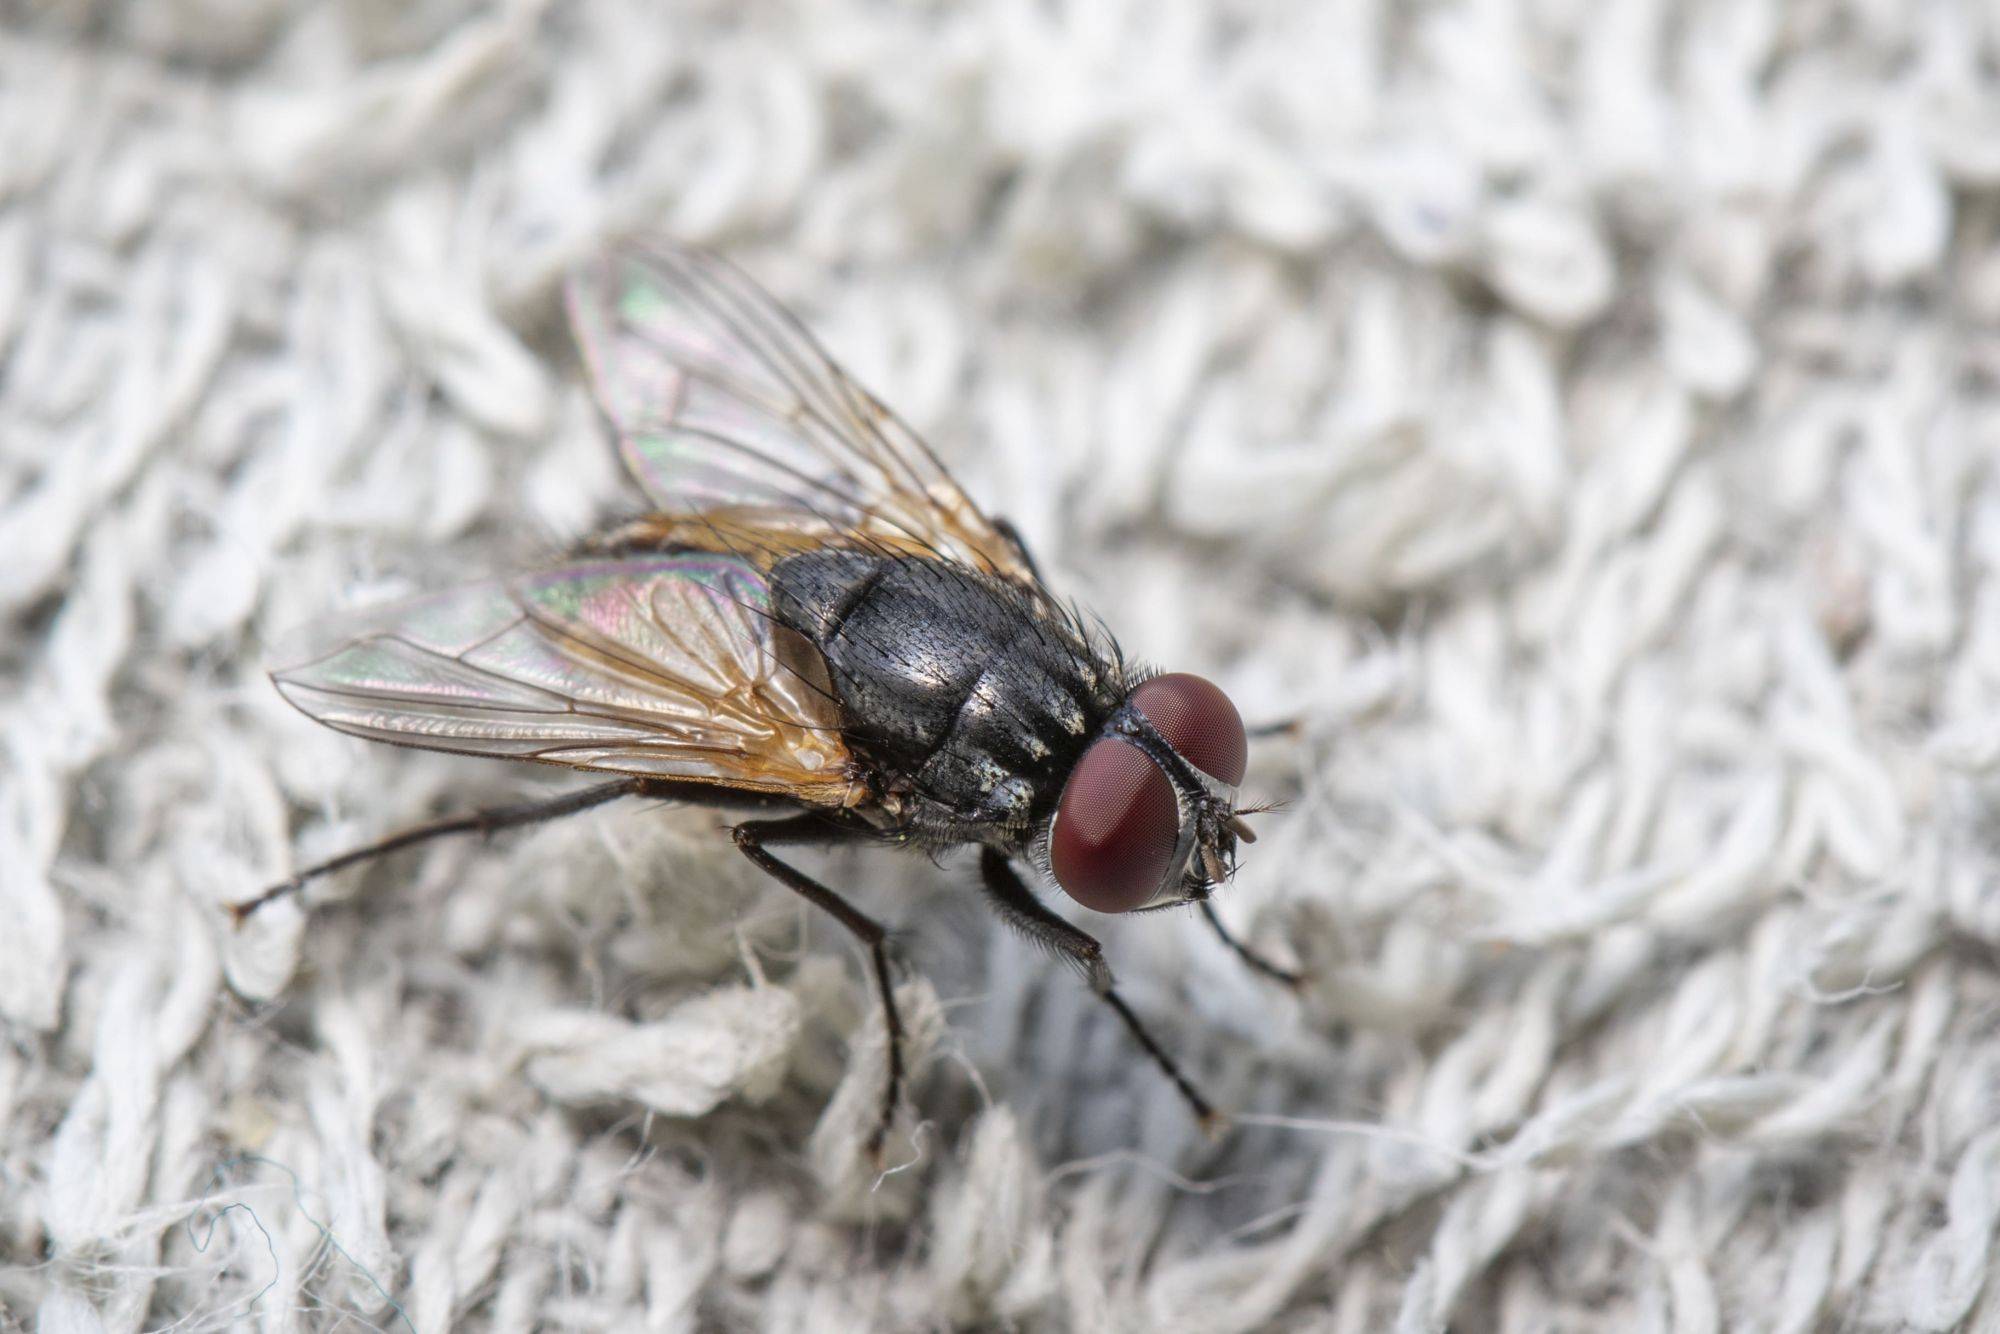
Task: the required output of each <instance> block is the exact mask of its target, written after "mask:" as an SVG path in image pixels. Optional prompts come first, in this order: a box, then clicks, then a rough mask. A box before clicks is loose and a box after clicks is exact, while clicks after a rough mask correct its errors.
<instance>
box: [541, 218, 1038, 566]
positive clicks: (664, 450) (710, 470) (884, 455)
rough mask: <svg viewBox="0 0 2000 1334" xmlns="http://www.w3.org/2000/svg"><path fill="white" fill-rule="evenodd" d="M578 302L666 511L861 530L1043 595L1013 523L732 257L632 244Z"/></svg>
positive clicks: (591, 273) (633, 455)
mask: <svg viewBox="0 0 2000 1334" xmlns="http://www.w3.org/2000/svg"><path fill="white" fill-rule="evenodd" d="M569 299H570V319H571V322H572V323H573V324H574V326H575V328H576V335H577V341H578V343H579V344H580V345H581V346H582V349H583V355H584V360H585V362H586V363H587V364H588V366H589V369H590V377H591V381H592V383H593V386H594V387H595V389H596V393H597V399H598V402H599V403H600V404H601V405H602V407H603V408H604V411H605V415H606V416H608V417H609V418H610V419H611V421H612V424H613V425H614V427H615V428H616V429H617V431H618V433H619V436H620V449H621V450H622V452H623V453H624V456H625V463H626V466H627V467H628V468H630V470H631V472H632V474H633V476H634V477H636V478H637V479H638V481H639V484H640V485H641V486H642V487H643V488H644V489H645V491H646V494H647V495H648V497H649V498H650V499H651V500H652V501H653V503H654V504H655V505H657V506H659V508H660V509H661V511H662V512H663V513H662V518H663V519H665V520H667V521H668V522H669V523H670V524H673V523H679V524H680V525H681V526H682V528H683V529H685V527H686V526H687V523H688V522H689V521H690V519H689V516H698V517H695V518H693V519H692V520H691V521H692V522H694V523H698V524H712V525H714V526H715V528H716V530H717V531H718V532H721V531H728V532H734V531H736V530H739V529H745V530H752V531H756V532H760V533H763V534H765V535H767V536H769V537H773V538H776V537H778V536H779V535H780V534H782V533H785V532H788V531H789V532H792V533H795V534H797V535H798V538H797V541H796V543H795V545H801V546H802V545H811V544H813V543H824V542H827V541H833V540H845V539H852V538H859V539H860V540H863V541H866V542H868V543H870V544H874V545H879V546H883V547H887V548H890V549H894V550H906V551H910V552H913V553H922V554H926V555H932V556H942V557H944V558H946V559H949V560H954V561H958V562H960V563H963V564H966V565H970V566H973V567H974V568H977V569H981V570H984V571H987V572H988V573H991V574H996V575H999V576H1001V577H1003V578H1007V579H1012V580H1015V581H1017V582H1020V583H1022V584H1025V585H1028V586H1029V587H1031V588H1033V589H1034V590H1035V592H1036V593H1037V594H1038V595H1040V596H1043V597H1046V596H1047V595H1046V593H1044V592H1043V590H1042V587H1041V583H1040V581H1039V579H1038V578H1037V577H1036V574H1035V570H1034V563H1033V561H1032V560H1031V559H1030V558H1029V557H1028V554H1027V552H1026V551H1025V550H1024V549H1023V548H1022V547H1021V545H1020V543H1019V542H1018V541H1017V540H1016V539H1015V538H1014V536H1013V534H1012V531H1011V530H1010V529H1008V528H1007V527H1006V526H1005V525H1003V524H1000V523H996V522H995V521H994V520H992V519H990V518H988V517H987V516H986V515H985V514H983V513H981V512H980V510H979V507H978V506H977V505H975V504H973V503H972V500H971V498H970V497H968V496H967V495H966V494H965V492H964V491H963V490H961V489H960V488H959V485H958V483H957V482H955V481H953V480H952V477H951V474H949V473H948V472H946V471H945V469H944V466H943V465H942V464H940V463H939V462H938V460H937V456H936V455H934V454H933V453H931V451H930V448H929V447H928V446H926V445H925V444H924V442H923V441H922V440H920V439H918V438H917V436H916V435H915V434H914V433H912V432H911V431H910V430H909V428H908V427H906V426H904V425H903V423H902V422H901V421H899V420H898V419H897V418H896V417H895V415H894V414H892V413H891V412H890V411H889V410H888V409H887V408H885V407H884V406H883V405H882V404H881V403H880V402H879V401H878V400H877V399H876V398H875V397H874V395H872V394H870V393H869V392H868V391H867V390H865V389H863V388H862V387H861V386H860V385H858V384H856V383H855V382H854V381H853V380H852V379H850V378H849V377H848V375H847V373H846V372H844V371H843V370H841V369H840V367H839V366H837V365H836V364H835V363H834V362H833V360H832V358H830V357H828V356H827V354H826V353H825V352H824V351H823V350H822V349H821V348H820V346H819V344H818V343H816V342H815V341H814V340H813V338H812V335H810V334H809V333H807V332H806V330H805V328H804V327H803V326H802V325H801V324H800V323H799V322H798V321H797V320H796V319H795V318H794V317H793V316H792V315H791V313H790V312H789V311H787V310H785V308H784V307H782V306H780V305H779V304H778V303H777V302H776V301H775V300H773V299H772V298H771V296H770V295H769V294H767V293H766V292H765V291H764V290H763V289H762V288H760V287H758V286H757V285H756V284H755V283H753V282H752V281H750V279H749V278H748V277H746V276H745V275H744V274H743V273H742V272H741V271H740V270H738V269H737V268H735V267H734V266H733V265H731V264H729V263H728V262H726V261H724V260H722V259H719V258H717V257H715V256H713V255H709V254H705V253H703V252H701V251H698V250H690V249H686V248H682V247H678V246H674V245H671V244H666V243H654V244H648V245H634V246H630V247H626V248H623V249H619V250H616V251H613V252H612V253H610V254H609V255H607V256H605V257H604V258H602V259H600V260H599V261H597V262H596V263H595V264H593V265H591V266H589V267H587V268H585V269H584V270H583V271H582V272H580V273H579V274H578V275H577V276H576V278H575V279H574V281H573V282H572V283H571V285H570V292H569ZM703 545H705V544H703Z"/></svg>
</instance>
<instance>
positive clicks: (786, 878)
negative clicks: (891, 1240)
mask: <svg viewBox="0 0 2000 1334" xmlns="http://www.w3.org/2000/svg"><path fill="white" fill-rule="evenodd" d="M735 836H736V846H737V847H738V848H740V849H742V851H743V855H744V856H745V857H748V858H749V859H750V860H751V861H752V862H754V863H756V865H757V869H758V870H760V871H762V872H764V874H766V875H768V876H770V877H772V878H773V879H775V880H777V881H779V882H781V883H782V884H784V885H785V887H786V888H788V889H791V890H793V891H795V892H796V893H798V895H799V896H800V897H801V898H803V899H805V901H806V902H808V903H810V904H812V905H813V906H814V907H816V908H823V909H825V910H826V911H827V912H828V913H830V914H832V915H833V918H834V920H835V921H837V922H839V923H840V924H841V925H842V926H844V927H846V928H847V929H848V930H849V931H851V932H853V933H854V938H855V939H856V940H859V941H860V942H861V943H862V944H863V945H866V946H867V947H868V954H869V958H870V959H871V960H872V961H873V963H874V966H875V984H876V986H877V987H878V988H879V989H880V990H881V993H882V1018H883V1023H884V1027H885V1028H886V1030H887V1032H888V1035H889V1084H888V1087H887V1088H886V1089H884V1090H883V1093H882V1115H881V1117H880V1118H879V1119H878V1120H877V1121H876V1123H875V1129H874V1130H872V1131H870V1132H869V1135H868V1146H867V1147H868V1156H869V1157H870V1158H871V1159H873V1160H874V1161H876V1162H877V1163H879V1162H880V1161H881V1158H882V1144H883V1141H884V1140H886V1139H887V1138H888V1135H889V1126H890V1124H891V1123H892V1122H893V1121H894V1120H895V1117H896V1104H897V1103H898V1102H899V1101H900V1100H901V1099H902V1096H903V1020H902V1016H901V1015H899V1014H897V1012H896V992H895V989H894V988H893V987H892V986H891V985H890V981H889V949H888V941H889V933H888V932H887V931H885V930H883V929H882V924H881V923H880V922H878V921H876V920H875V919H874V918H872V917H870V916H869V915H868V914H866V913H864V912H862V911H861V910H860V909H859V908H856V907H855V906H854V905H853V904H851V903H849V902H848V901H847V900H846V899H843V898H842V897H840V895H839V894H837V893H835V892H834V891H833V890H831V889H828V888H827V887H826V886H825V885H822V884H821V883H820V882H819V881H817V880H814V879H813V878H812V877H811V876H809V875H806V874H805V873H804V872H802V871H799V870H797V869H795V868H793V867H791V866H789V865H787V864H786V863H784V862H781V861H779V860H778V859H777V858H776V857H773V856H772V855H771V854H770V852H769V851H768V849H769V848H770V847H773V846H782V845H784V844H794V845H796V844H802V843H805V844H810V843H845V842H853V841H858V840H861V839H865V838H869V837H871V836H872V831H869V830H861V829H856V828H853V827H851V826H842V825H838V824H832V823H829V822H828V821H827V820H826V819H825V818H824V817H822V816H818V815H810V814H808V815H797V816H793V817H792V818H790V819H788V820H749V821H746V822H744V823H743V824H740V825H737V826H736V829H735Z"/></svg>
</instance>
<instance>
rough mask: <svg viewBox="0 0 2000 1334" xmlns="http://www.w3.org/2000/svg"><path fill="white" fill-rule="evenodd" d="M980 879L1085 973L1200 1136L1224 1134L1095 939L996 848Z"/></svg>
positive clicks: (1015, 920) (1017, 922)
mask: <svg viewBox="0 0 2000 1334" xmlns="http://www.w3.org/2000/svg"><path fill="white" fill-rule="evenodd" d="M979 877H980V883H981V884H982V885H983V886H984V887H985V890H986V897H987V898H988V899H989V900H990V901H991V902H992V904H993V906H994V908H995V909H996V910H997V911H998V912H999V914H1000V916H1001V917H1002V918H1004V919H1005V920H1006V922H1007V923H1008V925H1010V926H1012V927H1014V928H1015V929H1016V930H1018V931H1020V932H1022V933H1023V934H1025V935H1027V936H1028V937H1030V938H1031V939H1033V940H1034V941H1035V942H1036V943H1037V944H1039V945H1041V946H1043V947H1044V948H1046V949H1049V950H1051V951H1053V952H1055V953H1056V954H1059V955H1061V956H1063V957H1064V958H1066V959H1068V960H1069V961H1071V962H1072V963H1074V964H1076V965H1077V967H1079V968H1080V969H1082V970H1083V974H1084V976H1085V977H1086V978H1088V979H1089V981H1090V987H1091V990H1093V991H1095V992H1096V993H1097V994H1098V996H1099V997H1101V998H1102V999H1103V1001H1104V1003H1105V1004H1106V1005H1109V1006H1110V1007H1111V1011H1112V1013H1114V1014H1116V1015H1117V1016H1118V1018H1119V1019H1120V1020H1121V1021H1123V1023H1124V1025H1125V1027H1126V1028H1127V1029H1128V1030H1130V1031H1131V1034H1132V1037H1133V1038H1134V1039H1135V1040H1136V1041H1137V1042H1138V1044H1139V1046H1140V1048H1141V1049H1143V1050H1144V1051H1145V1053H1146V1055H1148V1056H1150V1057H1151V1058H1152V1060H1153V1064H1155V1065H1157V1066H1159V1067H1160V1069H1161V1070H1163V1071H1165V1072H1166V1076H1167V1078H1168V1079H1170V1080H1172V1081H1173V1084H1174V1087H1175V1088H1176V1089H1177V1090H1179V1092H1180V1095H1181V1097H1182V1098H1183V1099H1185V1100H1186V1102H1187V1105H1188V1107H1189V1108H1190V1109H1191V1110H1192V1111H1193V1112H1194V1116H1195V1120H1196V1121H1198V1122H1199V1123H1200V1124H1201V1128H1202V1132H1203V1133H1204V1134H1206V1135H1208V1136H1209V1137H1210V1138H1214V1137H1215V1136H1217V1135H1220V1134H1221V1133H1222V1131H1223V1129H1224V1128H1225V1127H1226V1126H1227V1125H1228V1124H1229V1118H1227V1117H1226V1116H1224V1115H1223V1114H1222V1113H1221V1112H1218V1111H1216V1110H1215V1108H1214V1107H1213V1106H1212V1105H1211V1104H1210V1103H1209V1101H1208V1099H1206V1098H1204V1097H1202V1096H1201V1094H1200V1092H1199V1091H1198V1090H1196V1088H1195V1086H1194V1084H1193V1083H1192V1082H1190V1081H1189V1079H1188V1077H1187V1076H1186V1075H1184V1074H1182V1073H1181V1069H1180V1067H1179V1066H1178V1065H1175V1064H1174V1060H1173V1058H1172V1057H1171V1056H1169V1055H1167V1052H1166V1048H1164V1047H1162V1046H1161V1045H1160V1044H1159V1042H1158V1041H1156V1040H1155V1039H1154V1037H1153V1035H1152V1034H1151V1033H1148V1032H1147V1031H1146V1026H1145V1025H1144V1024H1142V1023H1140V1022H1139V1016H1138V1015H1136V1014H1133V1013H1132V1007H1131V1006H1129V1005H1127V1004H1126V1003H1125V998H1124V997H1122V996H1120V995H1119V994H1118V991H1117V989H1116V988H1115V987H1113V986H1112V985H1111V969H1110V967H1109V966H1108V965H1107V964H1106V963H1105V962H1104V947H1103V946H1102V945H1100V944H1098V943H1097V938H1096V937H1094V936H1092V935H1090V934H1089V933H1088V932H1086V931H1083V930H1081V929H1079V928H1077V927H1074V926H1071V925H1070V924H1069V923H1068V922H1066V921H1064V920H1063V919H1062V918H1060V917H1058V916H1056V915H1055V914H1054V913H1052V912H1050V911H1049V910H1048V909H1047V908H1046V907H1044V906H1043V905H1042V901H1041V900H1040V899H1038V898H1036V897H1035V896H1034V893H1033V892H1032V891H1030V890H1029V888H1028V887H1027V886H1026V885H1025V884H1023V883H1022V882H1021V877H1020V876H1019V875H1018V874H1016V873H1015V870H1014V866H1013V863H1012V862H1010V861H1008V860H1007V858H1006V857H1005V856H1004V855H1002V854H1001V853H998V852H995V851H994V850H993V849H992V848H981V849H980V852H979Z"/></svg>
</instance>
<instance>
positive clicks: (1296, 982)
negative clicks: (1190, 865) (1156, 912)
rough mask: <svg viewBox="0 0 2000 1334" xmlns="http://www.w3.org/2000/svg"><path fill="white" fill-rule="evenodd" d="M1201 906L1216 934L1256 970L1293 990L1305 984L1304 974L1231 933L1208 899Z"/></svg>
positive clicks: (1238, 956)
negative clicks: (1277, 961)
mask: <svg viewBox="0 0 2000 1334" xmlns="http://www.w3.org/2000/svg"><path fill="white" fill-rule="evenodd" d="M1200 906H1201V915H1202V916H1203V917H1206V918H1207V919H1208V924H1209V925H1210V926H1212V927H1214V928H1215V934H1216V935H1218V936H1220V937H1221V938H1222V943H1223V944H1225V945H1227V946H1229V948H1230V949H1232V950H1234V951H1235V952H1236V957H1237V958H1239V959H1241V960H1243V962H1244V963H1246V964H1248V965H1249V966H1250V967H1251V968H1252V969H1253V970H1254V971H1256V972H1259V973H1262V974H1263V975H1264V976H1266V977H1268V978H1270V979H1271V980H1272V981H1273V982H1282V983H1283V984H1284V985H1286V986H1288V987H1290V988H1291V989H1292V990H1293V991H1298V990H1300V989H1302V988H1303V987H1304V986H1305V984H1306V979H1305V976H1304V975H1303V974H1300V973H1295V972H1293V971H1292V970H1291V969H1289V968H1281V967H1279V966H1278V965H1277V964H1274V963H1272V962H1271V961H1270V960H1269V959H1267V958H1265V957H1264V956H1263V955H1261V954H1259V953H1257V951H1255V950H1253V949H1251V948H1250V947H1249V946H1248V945H1245V944H1244V943H1243V942H1242V941H1240V940H1238V939H1237V938H1236V937H1235V936H1233V935H1231V934H1229V928H1228V927H1226V926H1224V925H1223V924H1222V919H1221V918H1220V917H1218V916H1216V914H1215V908H1214V907H1213V905H1211V904H1210V903H1209V901H1208V900H1207V899H1203V900H1202V901H1201V905H1200Z"/></svg>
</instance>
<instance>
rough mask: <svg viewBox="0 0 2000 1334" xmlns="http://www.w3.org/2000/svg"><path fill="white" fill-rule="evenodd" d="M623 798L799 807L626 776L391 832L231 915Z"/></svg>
mask: <svg viewBox="0 0 2000 1334" xmlns="http://www.w3.org/2000/svg"><path fill="white" fill-rule="evenodd" d="M620 797H652V798H655V799H657V800H660V801H668V802H675V803H678V804H680V805H684V806H713V807H723V808H734V809H738V810H741V809H746V808H748V809H754V810H775V809H786V808H789V809H792V810H796V809H798V808H797V806H796V805H794V804H793V803H792V802H790V801H789V800H786V799H784V798H781V797H771V796H766V795H764V794H761V793H756V792H744V791H739V790H737V789H733V788H719V787H717V786H715V785H714V784H713V783H698V782H689V781H682V780H678V779H672V778H620V779H618V780H616V781H614V782H610V783H599V784H598V785H597V786H595V787H586V788H580V789H578V790H577V791H575V792H564V793H562V794H561V795H559V796H554V797H544V798H543V799H542V800H540V801H523V802H517V803H515V804H514V805H511V806H489V807H487V808H486V809H485V810H480V811H472V812H470V813H468V814H466V815H453V816H448V817H446V818H445V819H442V820H432V821H431V822H430V823H429V824H420V825H417V826H415V827H414V828H411V829H405V830H403V831H402V832H401V833H396V834H391V835H389V837H387V838H384V839H379V840H377V841H376V842H374V843H370V844H367V845H365V846H363V847H359V848H350V849H349V850H347V851H346V852H343V853H341V854H340V855H339V856H338V857H329V858H327V860H325V861H323V862H320V863H318V864H317V865H314V866H308V867H306V868H305V869H304V870H302V871H299V872H296V873H295V874H294V875H293V876H292V878H291V879H289V880H281V881H279V882H278V883H277V884H275V885H272V886H271V887H270V888H269V889H267V890H265V891H264V892H263V893H261V894H258V895H257V896H256V897H255V898H249V899H245V900H243V901H242V902H241V903H232V904H230V905H229V915H230V917H231V918H233V919H234V920H235V922H236V924H237V925H238V926H241V925H242V924H243V922H244V921H245V920H246V919H247V918H249V917H250V915H251V914H252V913H255V912H256V911H257V910H258V909H259V908H262V907H263V906H264V905H265V904H267V903H271V902H274V901H276V900H278V899H281V898H285V897H286V896H288V895H291V894H296V893H298V892H299V891H300V890H302V889H304V888H305V887H306V886H307V885H308V884H310V883H312V882H313V881H315V880H317V879H319V878H320V877H321V876H326V875H332V874H333V873H334V872H335V871H344V870H346V869H347V868H348V867H350V866H356V865H359V864H360V863H362V862H366V861H373V860H374V859H375V858H377V857H386V856H388V855H389V854H390V853H392V852H401V851H402V850H403V849H404V848H411V847H415V846H417V845H418V844H419V843H428V842H430V841H431V840H432V839H434V838H443V837H445V836H447V835H449V834H497V833H499V832H501V831H502V830H504V829H519V828H521V827H522V826H524V825H531V824H541V823H543V822H545V821H548V820H559V819H561V818H562V817H563V816H565V815H576V814H579V813H581V812H583V811H587V810H589V809H591V808H592V807H594V806H602V805H603V804H604V803H605V802H607V801H616V800H618V798H620Z"/></svg>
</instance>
